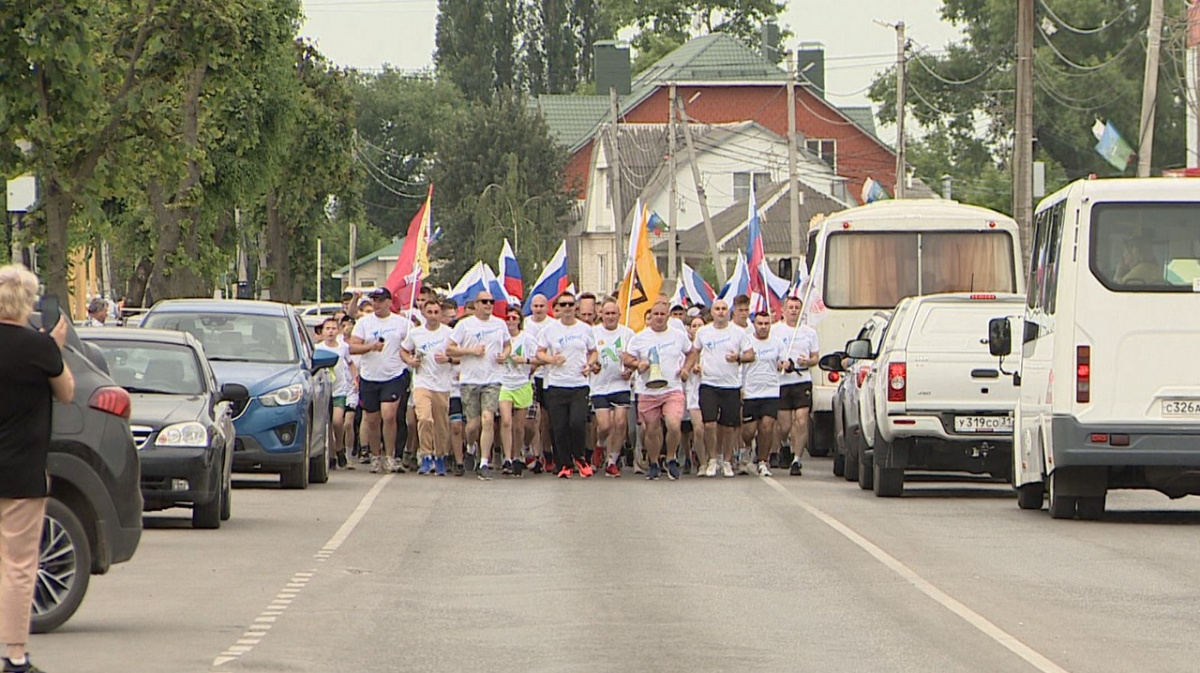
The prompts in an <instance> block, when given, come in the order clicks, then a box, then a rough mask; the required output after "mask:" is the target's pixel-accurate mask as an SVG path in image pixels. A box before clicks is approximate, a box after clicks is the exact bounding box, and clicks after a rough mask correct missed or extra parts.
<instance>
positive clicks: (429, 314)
mask: <svg viewBox="0 0 1200 673" xmlns="http://www.w3.org/2000/svg"><path fill="white" fill-rule="evenodd" d="M421 315H422V316H424V318H425V321H424V325H423V326H421V327H415V328H413V329H411V330H409V332H408V337H407V338H405V339H404V343H403V348H404V350H402V351H400V355H401V357H403V358H404V361H405V362H406V363H408V366H409V367H411V368H412V371H413V407H414V408H415V410H416V414H417V442H418V445H419V448H418V449H417V453H418V454H419V459H420V467H419V468H418V469H417V474H437V476H439V477H444V476H446V449H447V447H449V446H450V391H451V390H452V389H453V387H454V380H453V377H454V365H453V364H452V363H451V362H450V356H449V355H446V346H447V345H448V344H449V343H450V335H451V334H452V330H451V329H450V328H449V327H446V326H445V325H443V324H442V306H441V304H440V303H438V301H437V299H430V300H427V301H426V302H425V305H424V307H422V309H421Z"/></svg>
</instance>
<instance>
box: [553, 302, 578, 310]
mask: <svg viewBox="0 0 1200 673" xmlns="http://www.w3.org/2000/svg"><path fill="white" fill-rule="evenodd" d="M574 305H575V302H573V301H567V302H562V301H560V302H558V304H556V306H558V307H559V308H567V307H569V306H574Z"/></svg>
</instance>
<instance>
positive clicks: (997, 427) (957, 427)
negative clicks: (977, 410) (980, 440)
mask: <svg viewBox="0 0 1200 673" xmlns="http://www.w3.org/2000/svg"><path fill="white" fill-rule="evenodd" d="M1012 429H1013V419H1012V416H955V417H954V431H955V432H979V433H986V432H1008V433H1011V432H1012Z"/></svg>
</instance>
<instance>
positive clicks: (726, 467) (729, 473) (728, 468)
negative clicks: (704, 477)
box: [721, 460, 734, 478]
mask: <svg viewBox="0 0 1200 673" xmlns="http://www.w3.org/2000/svg"><path fill="white" fill-rule="evenodd" d="M721 476H722V477H729V478H732V477H733V476H734V472H733V463H730V462H729V461H728V460H723V461H721Z"/></svg>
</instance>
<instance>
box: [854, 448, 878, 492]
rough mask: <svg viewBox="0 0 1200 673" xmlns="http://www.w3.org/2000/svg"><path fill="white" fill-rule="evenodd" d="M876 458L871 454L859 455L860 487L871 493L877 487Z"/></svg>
mask: <svg viewBox="0 0 1200 673" xmlns="http://www.w3.org/2000/svg"><path fill="white" fill-rule="evenodd" d="M873 458H874V456H873V455H872V454H870V453H862V454H859V457H858V487H859V488H861V489H862V490H864V491H869V490H871V488H872V487H873V486H874V485H875V470H874V467H875V466H874V460H873Z"/></svg>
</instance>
